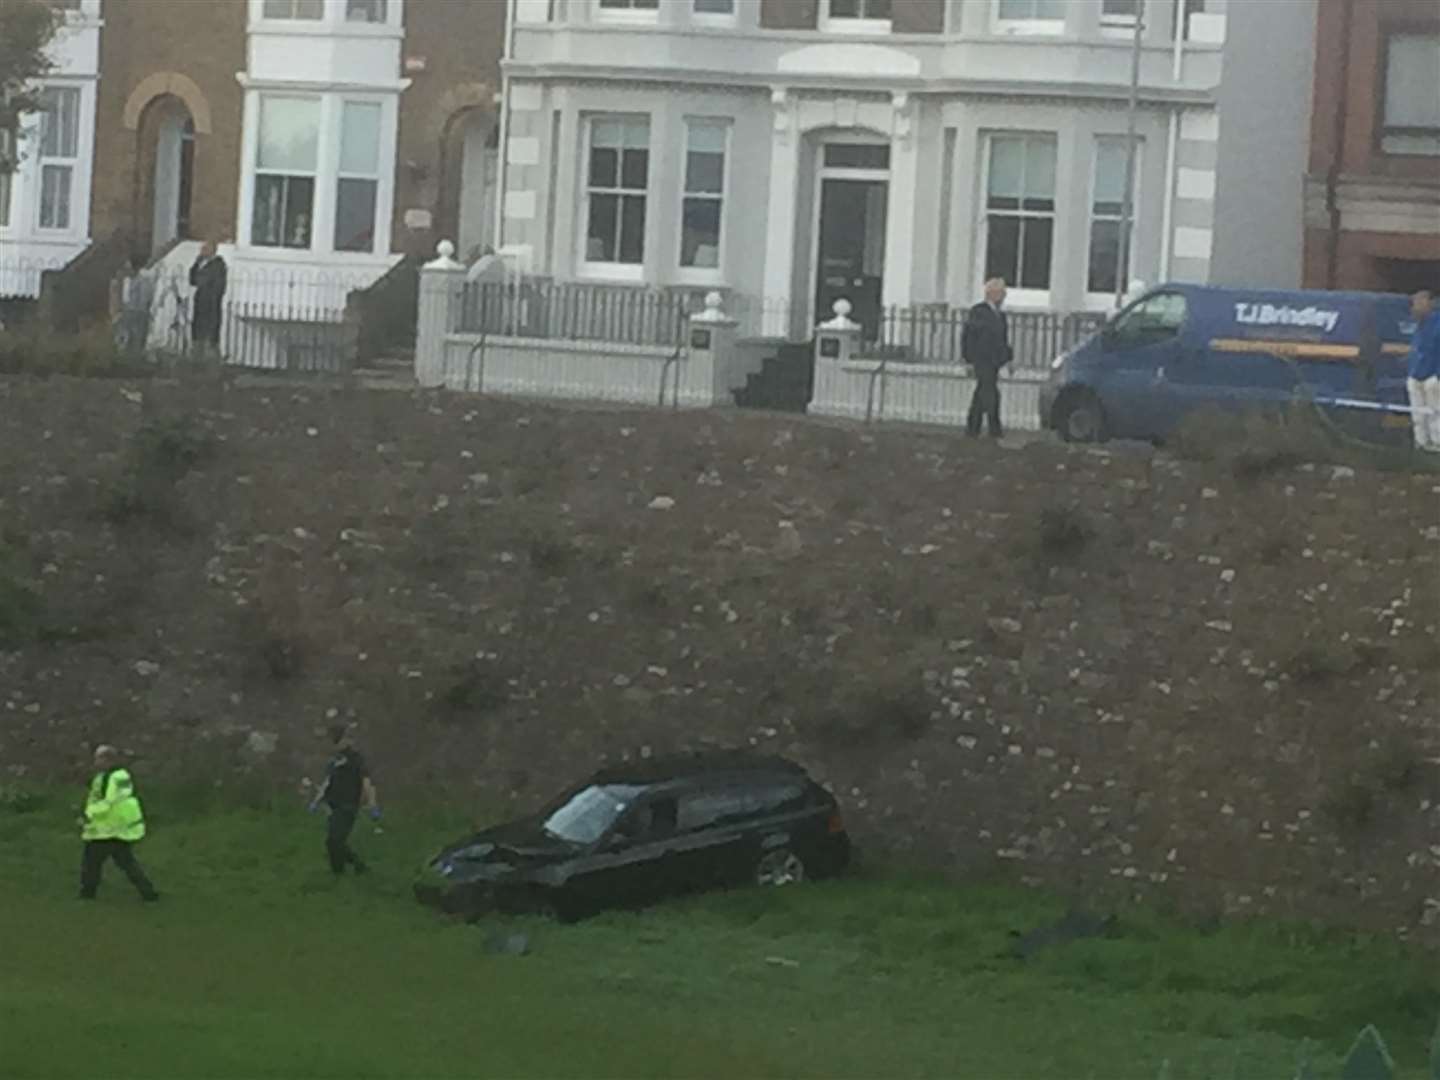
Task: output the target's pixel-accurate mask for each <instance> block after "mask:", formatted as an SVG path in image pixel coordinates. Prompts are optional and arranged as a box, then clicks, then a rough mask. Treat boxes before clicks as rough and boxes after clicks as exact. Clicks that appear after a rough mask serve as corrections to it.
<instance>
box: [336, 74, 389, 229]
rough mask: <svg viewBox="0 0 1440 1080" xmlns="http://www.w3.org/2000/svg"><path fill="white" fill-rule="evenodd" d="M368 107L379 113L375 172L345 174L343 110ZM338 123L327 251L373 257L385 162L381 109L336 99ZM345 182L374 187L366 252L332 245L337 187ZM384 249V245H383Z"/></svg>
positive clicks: (369, 103)
mask: <svg viewBox="0 0 1440 1080" xmlns="http://www.w3.org/2000/svg"><path fill="white" fill-rule="evenodd" d="M351 105H355V106H369V107H372V108H376V109H378V110H379V121H378V123H379V128H378V130H377V132H376V140H375V171H374V172H372V173H361V172H347V171H346V169H345V166H344V152H345V109H346V107H347V106H351ZM336 113H337V116H338V118H339V120H338V133H337V142H336V149H335V179H334V188H335V213H334V217H333V220H332V222H331V226H330V244H331V250H332V251H334V252H335V253H336V254H337V255H341V254H343V255H374V254H375V253H376V252H375V247H376V245H377V244H378V243H379V241H380V239H381V229H382V222H381V221H380V183H381V181H382V179H383V178H384V174H385V161H384V158H383V157H382V156H381V148H382V144H383V143H384V140H385V106H384V105H383V104H381V103H380V102H378V101H364V100H361V99H359V98H354V97H350V96H348V95H347V96H345V97H342V98H341V99H340V101H339V102H338V104H337V106H336ZM345 180H362V181H365V182H367V183H372V184H374V185H375V207H374V210H373V211H372V214H371V222H370V247H369V248H368V249H367V250H361V251H353V250H351V249H349V248H346V249H344V250H343V251H342V250H341V249H340V247H339V246H338V245H337V244H336V240H337V237H336V235H335V232H336V229H337V228H339V224H340V184H341V183H342V182H343V181H345ZM386 246H387V248H388V246H389V245H388V242H387V245H386Z"/></svg>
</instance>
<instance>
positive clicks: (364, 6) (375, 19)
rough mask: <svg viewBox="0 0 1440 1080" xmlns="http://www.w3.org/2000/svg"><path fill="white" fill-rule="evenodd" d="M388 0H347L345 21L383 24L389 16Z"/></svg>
mask: <svg viewBox="0 0 1440 1080" xmlns="http://www.w3.org/2000/svg"><path fill="white" fill-rule="evenodd" d="M388 7H389V4H388V2H387V0H345V21H346V22H362V23H383V22H385V20H386V18H387V17H388V16H389V11H388V10H387V8H388Z"/></svg>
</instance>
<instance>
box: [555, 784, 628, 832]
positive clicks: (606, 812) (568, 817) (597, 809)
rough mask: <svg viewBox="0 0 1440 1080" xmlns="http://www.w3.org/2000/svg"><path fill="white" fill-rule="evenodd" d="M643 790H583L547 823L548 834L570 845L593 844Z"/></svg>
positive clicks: (611, 786) (623, 786)
mask: <svg viewBox="0 0 1440 1080" xmlns="http://www.w3.org/2000/svg"><path fill="white" fill-rule="evenodd" d="M643 790H644V788H640V787H635V786H632V785H628V784H593V785H591V786H590V787H587V788H582V789H581V790H580V791H578V792H576V793H575V794H574V795H572V796H571V797H570V798H569V799H567V800H566V801H565V802H564V803H562V804H561V805H560V807H559V808H558V809H557V810H555V811H554V813H552V814H551V815H550V816H549V817H547V818H546V819H545V826H544V828H545V831H546V832H547V833H549V834H550V835H551V836H554V837H557V838H558V839H560V840H564V841H566V842H567V843H571V844H593V843H594V842H595V841H596V840H599V839H600V837H602V836H604V835H605V831H606V830H607V829H609V828H610V826H612V825H614V824H615V822H616V821H617V820H618V819H619V817H620V815H621V814H623V813H624V812H625V808H626V807H627V806H629V805H630V803H631V801H632V800H633V799H634V798H635V796H637V795H639V794H640V792H641V791H643Z"/></svg>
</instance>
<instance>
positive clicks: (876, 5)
mask: <svg viewBox="0 0 1440 1080" xmlns="http://www.w3.org/2000/svg"><path fill="white" fill-rule="evenodd" d="M890 3H891V0H830V18H832V19H870V20H872V21H876V22H879V21H884V22H888V21H889V20H890Z"/></svg>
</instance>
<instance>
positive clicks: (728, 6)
mask: <svg viewBox="0 0 1440 1080" xmlns="http://www.w3.org/2000/svg"><path fill="white" fill-rule="evenodd" d="M692 10H693V11H694V12H695V14H696V15H701V16H718V17H721V18H726V19H728V18H730V17H731V16H733V15H734V14H735V0H694V8H693V9H692Z"/></svg>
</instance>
